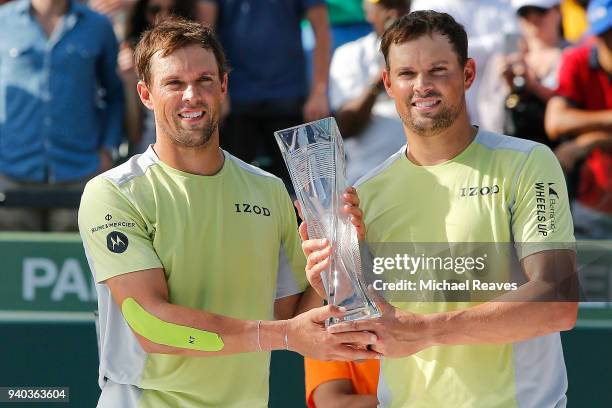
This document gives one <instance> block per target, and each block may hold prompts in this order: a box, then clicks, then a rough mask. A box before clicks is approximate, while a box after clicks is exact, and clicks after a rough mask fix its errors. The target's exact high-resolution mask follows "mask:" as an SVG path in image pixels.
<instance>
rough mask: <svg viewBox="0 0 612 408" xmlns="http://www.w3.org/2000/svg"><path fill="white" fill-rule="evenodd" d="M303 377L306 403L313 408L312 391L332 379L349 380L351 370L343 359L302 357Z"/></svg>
mask: <svg viewBox="0 0 612 408" xmlns="http://www.w3.org/2000/svg"><path fill="white" fill-rule="evenodd" d="M304 378H305V384H306V403H307V404H308V407H309V408H315V404H314V400H313V393H314V390H315V389H316V388H317V387H318V386H319V385H321V384H323V383H326V382H328V381H333V380H345V379H346V380H350V379H352V377H351V370H350V367H349V363H347V362H345V361H319V360H314V359H312V358H308V357H304Z"/></svg>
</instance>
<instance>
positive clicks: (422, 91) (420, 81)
mask: <svg viewBox="0 0 612 408" xmlns="http://www.w3.org/2000/svg"><path fill="white" fill-rule="evenodd" d="M413 87H414V92H415V93H416V94H418V95H420V96H425V95H427V94H428V93H429V92H430V91H431V90H432V89H433V84H432V82H431V80H430V78H429V77H428V76H427V75H426V74H418V75H417V76H416V78H415V79H414V85H413Z"/></svg>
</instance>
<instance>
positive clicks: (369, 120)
mask: <svg viewBox="0 0 612 408" xmlns="http://www.w3.org/2000/svg"><path fill="white" fill-rule="evenodd" d="M363 7H364V10H365V14H366V18H367V20H368V22H369V23H370V24H371V26H372V28H373V31H372V32H371V33H370V34H368V35H366V36H365V37H362V38H360V39H358V40H356V41H353V42H350V43H348V44H345V45H343V46H342V47H340V48H338V49H337V50H336V52H335V53H334V56H333V59H332V64H331V70H330V104H331V108H332V110H333V111H334V112H335V116H336V119H337V121H338V126H339V128H340V132H341V133H342V136H343V137H344V138H346V139H347V140H346V141H345V151H346V155H347V159H348V160H347V171H346V172H347V180H348V182H349V184H352V183H354V182H355V181H357V179H359V178H360V177H361V176H363V175H364V174H366V173H367V172H368V171H369V170H370V169H373V168H374V167H376V166H378V165H379V164H380V163H382V162H383V161H384V160H385V159H387V158H388V157H389V156H391V155H392V154H393V153H395V151H397V150H398V149H399V148H400V147H401V146H402V145H404V144H405V142H406V138H405V137H404V131H403V127H402V121H401V120H400V118H399V117H398V116H397V112H396V110H395V105H394V102H393V100H392V99H391V98H389V96H388V95H387V93H386V92H385V87H384V85H383V82H382V71H383V69H384V67H385V61H384V58H383V55H382V54H381V53H380V37H381V36H382V34H383V32H384V31H385V29H386V28H387V27H388V26H389V25H390V24H392V23H393V22H394V21H395V20H397V18H399V17H400V16H401V15H403V14H404V13H406V12H408V10H409V2H407V1H406V0H364V2H363Z"/></svg>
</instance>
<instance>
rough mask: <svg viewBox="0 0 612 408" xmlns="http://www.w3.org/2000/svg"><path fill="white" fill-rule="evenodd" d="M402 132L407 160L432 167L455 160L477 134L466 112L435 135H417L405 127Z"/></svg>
mask: <svg viewBox="0 0 612 408" xmlns="http://www.w3.org/2000/svg"><path fill="white" fill-rule="evenodd" d="M404 130H405V132H406V135H407V139H408V151H407V153H408V160H410V161H411V162H413V163H414V164H417V165H419V166H433V165H436V164H440V163H444V162H446V161H448V160H451V159H453V158H455V157H456V156H457V155H459V153H461V152H462V151H463V150H465V148H466V147H468V146H469V145H470V143H471V142H472V140H474V137H475V136H476V133H477V129H476V128H474V127H473V126H472V125H471V124H470V120H469V116H468V114H467V112H464V113H463V114H462V115H461V116H460V117H459V118H457V120H455V122H454V123H453V124H452V125H451V126H450V127H449V128H447V129H445V130H444V131H442V132H440V133H438V134H435V135H419V134H416V133H414V132H411V131H410V130H408V129H407V128H406V126H404Z"/></svg>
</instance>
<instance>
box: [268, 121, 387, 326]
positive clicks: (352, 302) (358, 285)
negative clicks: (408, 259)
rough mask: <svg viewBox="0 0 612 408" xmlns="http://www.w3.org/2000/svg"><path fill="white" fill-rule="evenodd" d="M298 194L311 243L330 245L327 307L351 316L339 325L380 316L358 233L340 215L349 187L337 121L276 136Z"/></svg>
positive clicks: (325, 273) (325, 282)
mask: <svg viewBox="0 0 612 408" xmlns="http://www.w3.org/2000/svg"><path fill="white" fill-rule="evenodd" d="M274 136H275V138H276V141H277V142H278V145H279V147H280V149H281V152H282V154H283V158H284V159H285V163H286V164H287V168H288V169H289V174H290V175H291V181H292V182H293V187H294V188H295V193H296V195H297V197H298V200H299V201H300V204H301V206H302V215H303V216H304V218H305V220H306V223H307V225H308V236H309V238H311V239H321V238H327V239H328V241H329V242H330V243H331V245H332V255H331V258H330V261H331V262H330V267H329V268H328V270H326V271H323V272H322V273H321V278H322V281H323V285H324V286H325V291H326V293H327V301H328V303H329V304H333V305H337V306H342V307H345V308H346V309H347V313H346V315H345V316H343V317H342V318H339V319H338V318H336V319H332V321H331V322H330V324H335V323H338V322H340V321H348V320H359V319H365V318H374V317H379V316H380V313H379V311H378V309H377V307H376V305H375V304H374V302H373V301H372V300H371V299H370V298H369V297H368V296H367V292H366V286H365V283H364V279H363V273H362V270H361V257H360V254H359V242H358V239H357V231H356V230H355V227H354V226H353V224H351V221H350V215H348V214H346V213H345V212H343V211H342V207H343V205H344V202H343V200H342V194H343V193H344V190H345V189H346V187H347V185H346V176H345V167H346V166H345V160H344V147H343V144H342V137H341V136H340V132H339V131H338V127H337V125H336V121H335V119H334V118H326V119H321V120H318V121H315V122H310V123H306V124H304V125H300V126H296V127H292V128H289V129H284V130H279V131H277V132H274Z"/></svg>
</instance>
